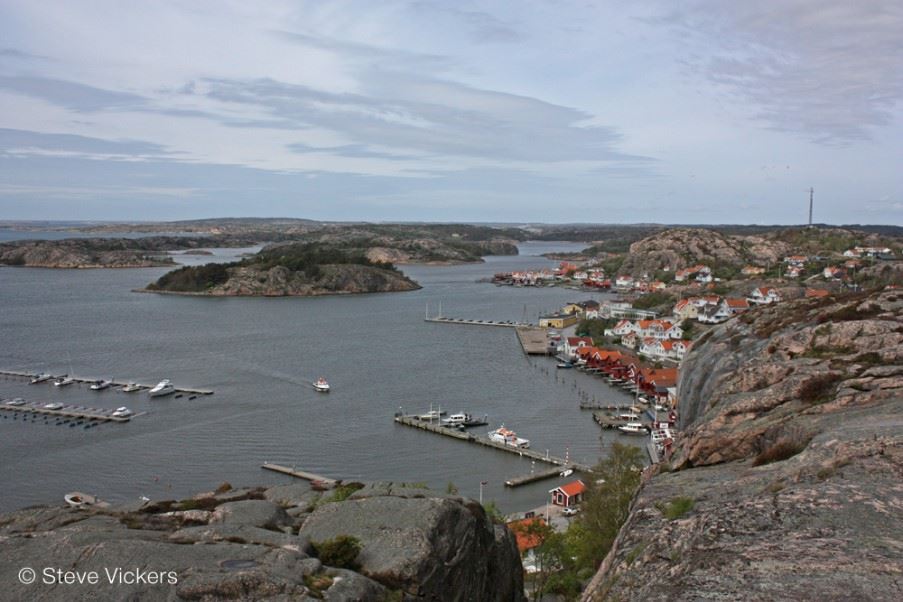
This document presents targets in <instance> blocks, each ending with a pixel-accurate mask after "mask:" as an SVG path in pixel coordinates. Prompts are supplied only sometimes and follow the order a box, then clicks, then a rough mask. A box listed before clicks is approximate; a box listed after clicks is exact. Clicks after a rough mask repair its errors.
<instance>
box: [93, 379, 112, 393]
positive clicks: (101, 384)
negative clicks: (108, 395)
mask: <svg viewBox="0 0 903 602" xmlns="http://www.w3.org/2000/svg"><path fill="white" fill-rule="evenodd" d="M112 384H113V381H112V380H96V381H94V382H93V383H91V387H90V388H91V390H92V391H103V390H104V389H109V388H110V385H112Z"/></svg>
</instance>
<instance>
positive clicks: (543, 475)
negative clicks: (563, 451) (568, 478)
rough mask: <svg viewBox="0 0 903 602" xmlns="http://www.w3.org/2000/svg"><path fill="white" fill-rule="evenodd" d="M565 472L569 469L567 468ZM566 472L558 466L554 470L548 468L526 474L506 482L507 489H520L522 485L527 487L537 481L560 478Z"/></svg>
mask: <svg viewBox="0 0 903 602" xmlns="http://www.w3.org/2000/svg"><path fill="white" fill-rule="evenodd" d="M564 470H567V469H566V468H565V469H564ZM564 470H562V468H561V467H560V466H556V467H554V468H548V469H546V470H538V471H534V472H531V473H530V474H525V475H522V476H519V477H514V478H513V479H508V480H507V481H505V487H520V486H521V485H526V484H527V483H534V482H536V481H542V480H544V479H551V478H552V477H558V476H561V474H562V473H563V472H564Z"/></svg>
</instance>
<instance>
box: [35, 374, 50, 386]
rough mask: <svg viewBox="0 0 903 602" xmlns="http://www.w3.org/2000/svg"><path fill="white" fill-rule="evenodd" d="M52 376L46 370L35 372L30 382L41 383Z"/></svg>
mask: <svg viewBox="0 0 903 602" xmlns="http://www.w3.org/2000/svg"><path fill="white" fill-rule="evenodd" d="M51 378H53V375H52V374H47V373H46V372H42V373H41V374H35V375H34V378H32V379H31V384H33V385H36V384H38V383H43V382H46V381H48V380H50V379H51Z"/></svg>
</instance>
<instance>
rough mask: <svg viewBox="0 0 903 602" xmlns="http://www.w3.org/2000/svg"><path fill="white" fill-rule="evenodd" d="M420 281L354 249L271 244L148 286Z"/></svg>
mask: <svg viewBox="0 0 903 602" xmlns="http://www.w3.org/2000/svg"><path fill="white" fill-rule="evenodd" d="M418 288H420V287H419V285H418V284H417V283H416V282H414V281H413V280H410V279H409V278H407V277H406V276H405V275H404V274H402V273H401V272H399V271H398V270H396V269H395V268H394V267H393V266H392V264H390V263H381V262H374V261H372V260H371V259H369V258H368V257H367V256H365V255H364V254H363V253H361V252H360V251H358V250H355V249H350V250H349V249H346V248H344V247H333V246H327V245H320V244H315V243H312V244H297V243H296V244H282V245H273V246H270V247H267V248H266V249H264V250H262V251H260V253H258V254H256V255H253V256H251V257H249V258H247V259H244V260H242V261H239V262H235V263H227V264H213V263H211V264H207V265H204V266H187V267H183V268H181V269H178V270H175V271H172V272H169V273H168V274H164V275H163V276H162V277H161V278H160V279H159V280H157V281H156V282H154V283H152V284H150V285H148V287H147V289H146V290H148V291H151V292H162V293H180V294H195V295H213V296H260V297H284V296H315V295H339V294H350V293H383V292H395V291H410V290H415V289H418Z"/></svg>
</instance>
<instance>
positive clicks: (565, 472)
mask: <svg viewBox="0 0 903 602" xmlns="http://www.w3.org/2000/svg"><path fill="white" fill-rule="evenodd" d="M572 474H574V470H573V469H571V468H568V469H567V470H562V471H561V472H560V473H559V474H558V476H560V477H569V476H571V475H572Z"/></svg>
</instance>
